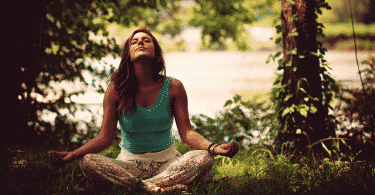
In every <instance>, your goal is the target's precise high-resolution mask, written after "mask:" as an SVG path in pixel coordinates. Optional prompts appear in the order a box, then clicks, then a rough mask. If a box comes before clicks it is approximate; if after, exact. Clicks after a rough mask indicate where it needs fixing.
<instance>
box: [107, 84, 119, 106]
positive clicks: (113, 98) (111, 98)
mask: <svg viewBox="0 0 375 195" xmlns="http://www.w3.org/2000/svg"><path fill="white" fill-rule="evenodd" d="M118 100H119V95H118V93H117V90H116V86H115V84H114V83H110V84H109V85H108V88H107V91H106V92H105V94H104V103H110V102H117V101H118Z"/></svg>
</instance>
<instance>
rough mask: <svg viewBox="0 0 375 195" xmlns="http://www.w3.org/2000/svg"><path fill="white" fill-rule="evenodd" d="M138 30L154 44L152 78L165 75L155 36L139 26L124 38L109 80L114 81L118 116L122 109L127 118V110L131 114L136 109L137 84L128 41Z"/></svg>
mask: <svg viewBox="0 0 375 195" xmlns="http://www.w3.org/2000/svg"><path fill="white" fill-rule="evenodd" d="M138 32H144V33H146V34H148V35H149V36H150V37H151V38H152V41H153V43H154V46H155V58H154V62H153V63H152V64H153V67H152V72H153V78H154V80H155V81H156V80H157V79H158V78H160V76H164V77H165V75H166V69H165V63H164V58H163V51H162V49H161V47H160V45H159V43H158V42H157V40H156V38H155V37H154V36H153V35H152V34H151V32H150V30H149V29H147V28H145V27H140V28H138V29H137V30H135V31H134V32H133V33H132V35H131V36H130V37H129V38H128V39H127V40H126V42H125V45H124V49H123V50H122V56H121V62H120V66H119V68H118V69H117V70H116V72H115V73H114V74H113V75H112V78H111V82H113V83H114V85H115V88H116V91H117V93H118V95H119V98H120V99H119V104H118V105H119V106H118V108H117V112H118V116H120V117H123V116H122V110H124V111H125V115H126V116H127V117H128V118H129V116H128V112H129V111H130V113H131V114H133V113H134V112H135V111H136V109H137V106H136V102H135V97H136V95H137V92H138V89H139V86H138V84H137V82H136V76H135V73H134V63H133V62H132V61H131V59H130V52H129V48H130V41H131V40H132V39H133V36H134V35H135V34H136V33H138Z"/></svg>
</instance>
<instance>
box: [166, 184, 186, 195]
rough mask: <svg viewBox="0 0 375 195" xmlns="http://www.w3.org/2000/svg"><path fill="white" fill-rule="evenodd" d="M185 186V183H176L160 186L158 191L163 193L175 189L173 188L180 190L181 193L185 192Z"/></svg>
mask: <svg viewBox="0 0 375 195" xmlns="http://www.w3.org/2000/svg"><path fill="white" fill-rule="evenodd" d="M187 189H188V188H187V186H186V185H182V184H177V185H174V186H173V187H165V188H160V192H162V193H164V192H166V191H175V190H181V193H183V194H184V193H186V190H187Z"/></svg>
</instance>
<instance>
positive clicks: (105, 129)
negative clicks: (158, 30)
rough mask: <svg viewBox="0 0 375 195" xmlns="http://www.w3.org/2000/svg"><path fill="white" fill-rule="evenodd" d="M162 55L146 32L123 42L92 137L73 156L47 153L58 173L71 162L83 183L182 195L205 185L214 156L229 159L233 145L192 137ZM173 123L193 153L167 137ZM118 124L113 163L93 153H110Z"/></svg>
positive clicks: (177, 84)
mask: <svg viewBox="0 0 375 195" xmlns="http://www.w3.org/2000/svg"><path fill="white" fill-rule="evenodd" d="M165 74H166V73H165V64H164V59H163V56H162V50H161V48H160V46H159V44H158V42H157V40H156V39H155V37H154V36H153V35H152V34H151V32H150V31H149V30H148V29H146V28H142V27H141V28H139V29H137V30H135V31H134V32H133V33H132V35H131V36H130V37H129V38H128V39H127V40H126V42H125V45H124V48H123V52H122V58H121V63H120V66H119V68H118V70H116V72H115V73H114V74H113V76H112V78H111V83H110V84H109V86H108V89H107V90H106V92H105V96H104V101H103V109H104V113H103V123H102V126H101V129H100V133H99V135H98V136H97V137H95V138H94V139H92V140H90V141H89V142H88V143H86V144H85V145H83V146H82V147H80V148H78V149H76V150H74V151H72V152H56V151H50V152H49V157H50V160H51V162H52V163H53V164H54V165H56V166H58V167H61V166H63V165H65V164H67V163H70V162H72V161H74V160H79V161H80V168H81V170H82V172H83V174H84V176H85V177H86V178H88V179H89V180H90V181H92V182H93V183H98V184H120V185H124V186H125V185H127V184H129V179H134V178H137V177H139V176H140V175H147V176H148V177H146V178H143V180H142V182H143V183H144V184H145V186H146V188H147V190H149V191H161V192H164V191H168V190H181V191H182V192H186V190H187V186H186V185H187V184H189V183H190V182H192V181H193V180H194V179H199V180H200V181H201V180H202V179H203V180H205V179H207V176H208V175H209V173H210V171H211V170H212V167H213V164H214V156H215V155H222V156H227V157H230V158H232V157H233V156H234V155H236V154H237V152H238V150H239V147H238V144H237V143H236V142H232V143H228V144H222V145H218V144H215V143H211V142H210V141H208V140H206V139H205V138H204V137H203V136H201V135H200V134H198V133H197V132H195V131H194V129H193V128H192V126H191V124H190V120H189V114H188V108H187V95H186V91H185V88H184V86H183V84H182V83H181V81H179V80H177V79H175V78H172V77H166V76H165ZM174 119H175V120H176V124H177V128H178V132H179V135H180V137H181V140H182V141H183V142H184V143H185V144H187V145H188V146H190V147H192V148H194V149H196V150H194V151H190V152H187V153H186V154H184V155H181V154H180V153H179V152H178V151H177V150H176V148H175V142H174V138H173V136H172V134H171V128H172V124H173V120H174ZM117 122H119V124H120V130H121V137H122V140H121V143H120V148H121V152H120V154H119V155H118V157H117V158H116V159H111V158H108V157H105V156H102V155H99V154H97V153H100V152H102V151H104V150H106V149H107V148H109V147H110V146H111V145H112V143H113V140H114V137H115V131H116V129H117V128H116V126H117Z"/></svg>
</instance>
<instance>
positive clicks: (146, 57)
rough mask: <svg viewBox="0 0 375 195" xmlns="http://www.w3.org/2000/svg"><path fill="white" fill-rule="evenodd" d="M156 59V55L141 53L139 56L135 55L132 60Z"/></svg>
mask: <svg viewBox="0 0 375 195" xmlns="http://www.w3.org/2000/svg"><path fill="white" fill-rule="evenodd" d="M154 59H155V57H154V56H149V55H139V56H137V57H135V58H134V59H133V60H132V61H133V62H137V61H150V60H154Z"/></svg>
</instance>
